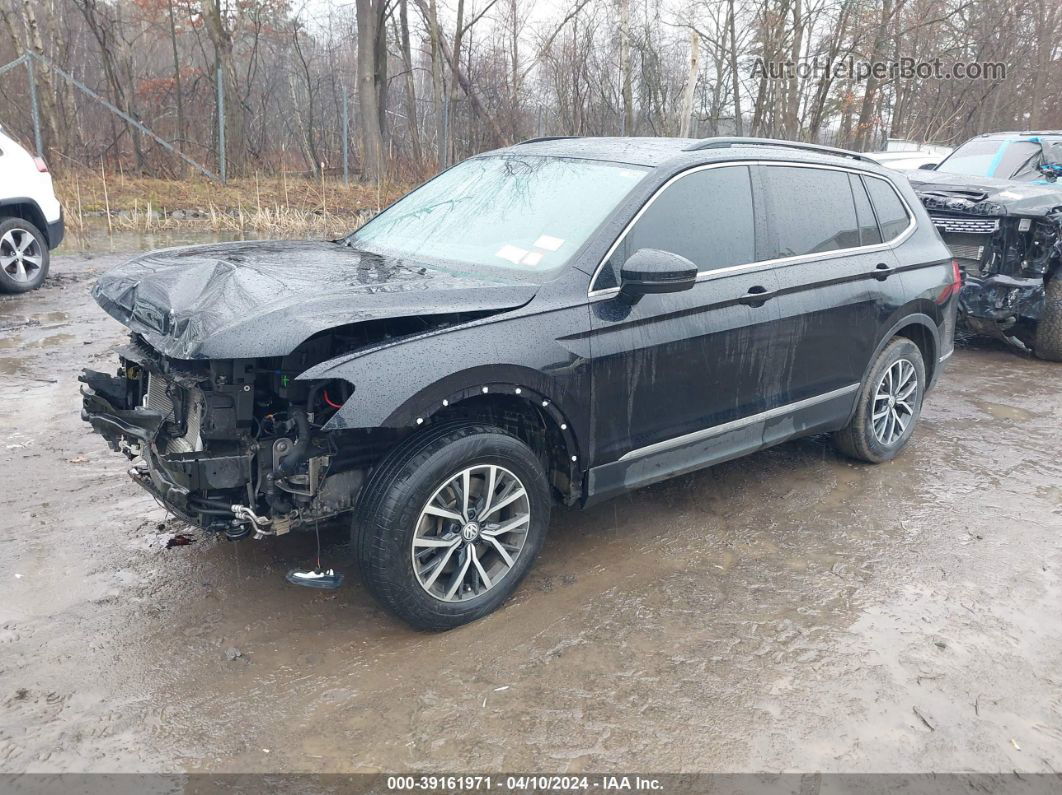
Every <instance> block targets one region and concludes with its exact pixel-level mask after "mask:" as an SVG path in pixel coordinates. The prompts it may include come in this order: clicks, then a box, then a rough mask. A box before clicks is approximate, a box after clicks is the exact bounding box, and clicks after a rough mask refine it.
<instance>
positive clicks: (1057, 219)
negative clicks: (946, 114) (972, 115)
mask: <svg viewBox="0 0 1062 795" xmlns="http://www.w3.org/2000/svg"><path fill="white" fill-rule="evenodd" d="M1060 174H1062V131H1058V130H1054V131H1037V132H999V133H986V134H985V135H979V136H977V137H976V138H972V139H970V140H969V141H967V142H966V143H964V144H963V145H962V146H960V147H958V148H957V149H956V150H955V151H954V152H952V153H951V154H950V155H948V156H947V157H946V158H944V160H942V161H941V162H940V163H937V164H934V165H928V166H923V167H922V169H921V170H919V171H916V172H911V173H909V174H908V177H909V178H910V181H911V183H912V185H913V186H914V188H915V192H916V193H917V194H918V198H919V199H921V200H922V203H923V204H924V205H925V206H926V209H928V210H929V214H930V217H931V218H932V219H933V223H934V225H935V226H936V227H937V230H938V231H939V232H940V234H941V237H943V238H944V242H945V243H947V244H948V246H949V247H950V248H951V250H952V253H953V254H954V255H955V257H956V259H958V261H959V264H960V265H961V266H962V269H963V271H964V273H965V285H964V287H963V290H962V293H961V295H960V301H959V318H960V322H961V323H962V324H963V325H965V327H966V328H967V329H968V330H969V331H972V332H973V333H975V334H985V335H990V336H994V337H999V338H1001V339H1004V340H1006V341H1007V342H1010V343H1011V344H1013V345H1016V346H1017V347H1019V348H1022V349H1024V350H1027V351H1032V352H1033V353H1035V354H1036V355H1037V356H1039V357H1040V358H1042V359H1047V360H1049V361H1056V362H1057V361H1062V267H1060V263H1062V183H1060V182H1059V181H1058V178H1059V175H1060Z"/></svg>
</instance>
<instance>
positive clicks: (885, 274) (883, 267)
mask: <svg viewBox="0 0 1062 795" xmlns="http://www.w3.org/2000/svg"><path fill="white" fill-rule="evenodd" d="M895 270H896V268H894V267H892V265H889V264H888V263H887V262H879V263H878V264H877V265H875V266H874V278H875V279H877V280H878V281H879V282H883V281H885V280H886V279H888V278H889V276H891V275H892V274H893V272H895Z"/></svg>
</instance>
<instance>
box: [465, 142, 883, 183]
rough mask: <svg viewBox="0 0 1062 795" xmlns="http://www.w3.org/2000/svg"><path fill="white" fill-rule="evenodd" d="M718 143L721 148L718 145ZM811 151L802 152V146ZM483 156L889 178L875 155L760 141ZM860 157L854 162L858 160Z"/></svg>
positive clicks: (560, 145) (526, 145)
mask: <svg viewBox="0 0 1062 795" xmlns="http://www.w3.org/2000/svg"><path fill="white" fill-rule="evenodd" d="M717 144H718V145H717ZM805 146H806V147H808V148H806V149H805V148H802V147H805ZM484 154H490V155H498V154H530V155H539V156H542V157H571V158H579V159H583V160H599V161H602V162H611V163H625V164H627V165H635V166H648V167H649V168H656V167H658V166H663V165H665V164H671V163H674V164H681V165H686V166H690V165H697V164H699V163H713V162H722V161H727V160H748V159H750V158H754V159H762V160H787V161H794V160H795V161H799V162H809V163H821V164H823V165H842V166H846V167H849V168H851V167H859V168H864V169H865V170H867V171H871V172H874V173H878V174H883V173H884V174H887V173H888V172H887V171H885V170H883V169H882V168H881V166H880V165H879V164H877V163H876V162H875V161H874V160H873V159H872V157H871V156H868V155H865V154H857V153H855V152H845V151H844V150H840V149H831V148H830V147H820V148H818V149H816V148H815V147H814V145H810V144H801V143H799V142H790V141H777V142H773V143H772V142H769V141H765V139H756V138H747V139H746V138H706V139H700V138H648V137H643V138H635V137H631V138H619V137H613V138H607V137H593V136H578V137H576V136H553V137H546V138H533V139H531V140H529V141H523V142H521V143H518V144H514V145H513V146H508V147H505V148H503V149H496V150H494V151H493V152H485V153H484ZM853 158H855V159H853Z"/></svg>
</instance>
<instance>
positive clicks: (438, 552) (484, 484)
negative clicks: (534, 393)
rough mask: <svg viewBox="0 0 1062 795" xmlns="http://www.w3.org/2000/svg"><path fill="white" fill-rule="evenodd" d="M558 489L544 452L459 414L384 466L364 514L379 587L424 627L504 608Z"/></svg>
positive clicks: (361, 523) (379, 593) (364, 566)
mask: <svg viewBox="0 0 1062 795" xmlns="http://www.w3.org/2000/svg"><path fill="white" fill-rule="evenodd" d="M550 507H551V506H550V493H549V487H548V484H547V481H546V475H545V472H544V471H543V467H542V464H541V462H540V461H539V460H538V458H537V457H536V456H535V454H534V453H533V452H532V451H531V450H530V449H529V448H528V447H527V445H525V444H524V443H523V442H521V441H520V440H519V439H516V438H515V437H513V436H510V435H509V434H508V433H506V432H505V431H504V430H502V429H501V428H496V427H493V426H489V425H481V424H478V423H468V422H460V423H449V424H445V425H440V426H439V427H437V428H432V429H429V430H426V431H423V432H421V433H420V434H417V435H416V436H413V437H411V438H410V439H409V440H408V441H407V442H405V443H403V444H402V445H401V446H400V447H399V448H397V449H396V450H394V451H393V452H392V453H390V454H389V455H388V457H387V458H386V459H385V460H384V461H383V462H382V463H381V465H380V466H379V467H378V468H377V470H376V472H375V473H374V474H373V476H372V477H371V478H370V480H369V483H368V484H367V485H366V486H365V490H364V491H363V492H362V495H361V498H360V499H359V505H358V510H357V512H356V514H355V517H354V528H353V534H354V544H355V549H356V550H357V555H358V562H359V564H360V566H361V570H362V574H363V576H364V578H365V581H366V584H367V585H368V587H369V590H370V591H371V592H372V594H373V595H374V596H375V597H376V598H377V599H379V601H380V602H382V603H383V604H384V605H385V606H386V607H387V608H389V609H390V610H392V611H393V612H394V613H396V614H397V615H398V616H400V617H401V618H403V619H405V620H406V621H407V622H408V623H409V624H411V625H412V626H413V627H415V628H417V629H428V630H443V629H451V628H453V627H457V626H460V625H462V624H466V623H468V622H469V621H474V620H476V619H477V618H481V617H483V616H485V615H487V614H488V613H490V612H491V611H493V610H495V609H496V608H497V607H498V606H499V605H500V604H501V603H502V602H504V601H505V600H506V599H507V598H508V597H509V595H510V594H512V592H513V591H514V590H515V589H516V587H517V586H518V585H519V584H520V581H521V580H522V579H523V578H524V576H525V575H526V574H527V572H528V570H529V569H530V568H531V564H532V563H533V562H534V559H535V557H536V556H537V555H538V551H539V549H540V548H541V546H542V541H543V539H544V538H545V535H546V528H547V527H548V525H549V514H550Z"/></svg>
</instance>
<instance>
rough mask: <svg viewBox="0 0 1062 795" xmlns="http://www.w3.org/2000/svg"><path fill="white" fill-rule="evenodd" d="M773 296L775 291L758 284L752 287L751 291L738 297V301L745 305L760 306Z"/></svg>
mask: <svg viewBox="0 0 1062 795" xmlns="http://www.w3.org/2000/svg"><path fill="white" fill-rule="evenodd" d="M773 296H774V293H773V292H771V291H769V290H768V289H767V288H766V287H763V286H761V285H759V284H757V285H754V286H752V287H750V288H749V291H748V292H747V293H745V294H744V295H743V296H741V297H740V298H739V299H738V302H739V303H742V304H745V306H751V307H760V306H763V305H764V304H765V303H766V302H767V301H769V300H770V299H771V298H772V297H773Z"/></svg>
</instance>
